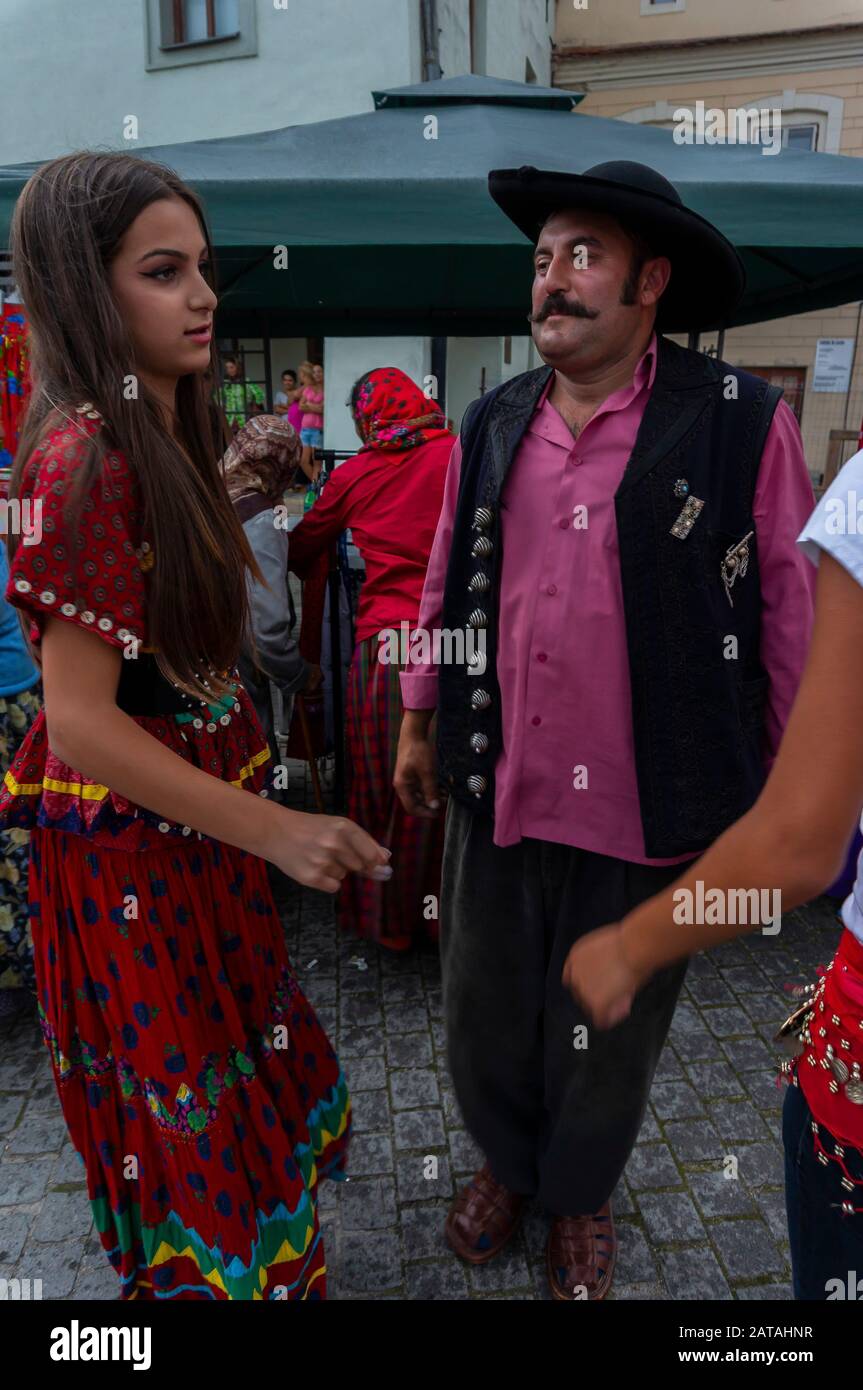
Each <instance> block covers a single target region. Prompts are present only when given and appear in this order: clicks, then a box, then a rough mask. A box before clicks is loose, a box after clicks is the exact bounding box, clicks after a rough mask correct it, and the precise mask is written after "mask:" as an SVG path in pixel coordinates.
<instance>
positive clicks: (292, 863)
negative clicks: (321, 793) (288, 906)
mask: <svg viewBox="0 0 863 1390" xmlns="http://www.w3.org/2000/svg"><path fill="white" fill-rule="evenodd" d="M271 805H272V808H273V810H274V811H276V812H277V813H278V817H279V819H278V820H277V821H275V822H274V827H273V829H272V830H271V832H270V846H269V849H268V853H267V854H266V856H265V857H266V858H267V859H269V860H270V861H271V863H273V864H275V865H276V867H277V868H279V869H281V871H282V873H283V874H287V875H288V877H289V878H293V879H296V881H297V883H302V884H303V886H304V887H305V888H319V889H320V890H321V891H322V892H324V893H337V892H338V891H339V887H340V885H341V882H342V879H343V878H345V877H346V875H347V874H349V873H355V874H363V875H364V877H366V878H374V879H384V880H385V879H389V878H392V873H393V871H392V869H391V868H390V866H389V863H388V860H389V858H390V851H389V850H388V849H384V848H383V846H382V845H379V844H378V843H377V842H376V841H375V840H373V839H372V837H371V835H368V834H367V833H366V832H365V830H361V829H360V827H359V826H358V825H355V824H354V822H353V821H352V820H347V819H346V818H345V817H344V816H312V815H307V814H306V813H305V812H304V811H289V810H286V809H285V808H284V807H282V806H277V805H276V804H275V802H273V803H271Z"/></svg>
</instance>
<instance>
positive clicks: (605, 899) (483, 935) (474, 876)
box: [440, 801, 686, 1216]
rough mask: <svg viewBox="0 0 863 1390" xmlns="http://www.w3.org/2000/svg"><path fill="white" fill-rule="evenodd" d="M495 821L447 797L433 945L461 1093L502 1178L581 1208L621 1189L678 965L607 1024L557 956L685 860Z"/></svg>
mask: <svg viewBox="0 0 863 1390" xmlns="http://www.w3.org/2000/svg"><path fill="white" fill-rule="evenodd" d="M493 830H494V823H493V821H492V820H491V818H490V817H489V816H484V815H474V814H472V813H471V812H470V811H467V810H466V809H465V808H464V807H463V806H460V805H459V804H458V803H457V802H455V801H450V803H449V806H448V808H447V823H446V841H445V848H444V862H443V877H442V882H441V913H440V924H441V938H440V944H441V960H442V967H443V998H444V1013H445V1018H446V1036H447V1051H448V1058H449V1066H450V1071H451V1073H452V1078H453V1085H454V1087H455V1093H456V1098H457V1100H458V1103H459V1106H460V1108H461V1112H462V1115H463V1116H464V1120H465V1124H466V1125H467V1128H468V1131H469V1132H470V1134H471V1135H472V1137H473V1139H474V1140H475V1141H476V1143H477V1144H478V1145H479V1146H480V1148H481V1149H482V1151H483V1153H484V1154H485V1156H486V1158H487V1159H488V1162H489V1164H490V1166H491V1169H492V1172H493V1173H494V1175H495V1177H496V1178H497V1179H498V1181H499V1182H501V1183H503V1184H504V1185H505V1186H506V1187H508V1188H509V1189H510V1190H511V1191H513V1192H522V1193H525V1194H529V1195H531V1196H536V1197H537V1198H538V1199H539V1201H540V1202H541V1203H542V1204H543V1205H544V1206H545V1208H546V1209H547V1210H548V1211H550V1212H553V1213H555V1214H556V1215H561V1216H579V1215H586V1214H588V1213H591V1212H596V1211H598V1209H599V1208H600V1207H601V1206H602V1205H603V1203H604V1202H605V1201H607V1199H608V1198H609V1197H610V1195H611V1193H612V1192H613V1191H614V1188H615V1187H616V1185H617V1182H618V1179H619V1178H620V1176H621V1174H622V1172H623V1169H624V1167H625V1166H626V1162H627V1160H628V1158H629V1155H630V1152H631V1151H632V1146H633V1144H634V1143H635V1140H636V1138H637V1136H638V1131H639V1129H640V1127H641V1122H642V1120H643V1118H644V1113H645V1109H646V1107H647V1098H648V1093H649V1091H650V1084H651V1081H652V1079H653V1073H654V1070H655V1068H656V1063H657V1061H658V1059H659V1054H660V1052H661V1051H662V1046H663V1043H664V1042H665V1037H666V1034H667V1032H668V1029H669V1026H670V1024H671V1018H672V1015H673V1013H674V1006H675V1004H676V1002H677V997H678V995H679V993H680V989H681V986H682V984H683V980H684V976H685V974H686V962H685V961H684V962H682V963H680V964H676V965H673V966H671V967H669V968H667V969H664V970H661V971H659V973H658V974H657V975H655V976H654V977H653V979H652V980H650V981H649V983H648V984H647V985H646V986H645V988H644V989H643V990H642V991H641V992H640V993H639V994H638V995H637V996H636V999H635V1001H634V1004H633V1008H632V1012H631V1014H630V1016H629V1018H627V1019H625V1020H624V1022H623V1023H620V1024H618V1025H617V1027H615V1028H611V1029H609V1030H607V1031H601V1030H600V1029H597V1028H594V1027H593V1026H591V1025H590V1024H589V1023H588V1020H587V1018H586V1016H585V1014H584V1013H583V1012H582V1011H581V1009H580V1008H579V1007H578V1005H577V1004H576V1002H575V1000H574V999H573V997H572V995H571V994H570V993H569V991H568V990H566V989H565V988H564V986H563V984H562V981H561V975H562V973H563V967H564V962H565V960H566V957H567V954H568V952H569V949H570V947H571V946H572V945H573V944H574V942H576V941H577V940H578V939H579V937H581V936H584V935H585V933H587V932H589V931H592V930H594V928H596V927H600V926H604V925H605V924H607V923H609V922H616V921H619V919H620V918H621V917H623V916H624V915H625V914H626V913H627V912H628V911H629V910H630V909H631V908H633V907H635V906H637V905H638V904H639V903H640V902H643V901H644V900H645V899H646V898H648V897H651V896H652V894H654V893H656V892H658V891H659V890H660V889H662V888H664V887H666V886H667V885H668V884H669V883H671V882H673V881H674V879H675V878H677V877H678V876H679V875H680V872H681V866H680V865H677V866H670V867H664V868H663V867H657V866H648V865H641V864H631V863H629V862H628V861H626V860H623V859H611V858H609V857H607V856H606V855H602V854H595V853H592V852H590V851H588V850H580V849H573V848H572V847H571V846H569V845H558V844H553V843H551V842H549V841H546V840H522V841H521V842H520V843H519V844H517V845H511V846H509V847H508V848H506V849H501V848H500V847H498V846H497V845H495V844H494V843H493V841H492V835H493ZM584 1028H586V1030H587V1032H586V1036H585V1034H584V1032H583V1029H584ZM585 1041H586V1046H583V1045H577V1044H583V1043H584V1042H585Z"/></svg>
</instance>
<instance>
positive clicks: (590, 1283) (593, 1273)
mask: <svg viewBox="0 0 863 1390" xmlns="http://www.w3.org/2000/svg"><path fill="white" fill-rule="evenodd" d="M616 1260H617V1235H616V1233H615V1230H614V1219H613V1217H612V1215H611V1204H610V1203H609V1202H606V1204H605V1206H604V1207H600V1209H599V1211H598V1212H596V1213H595V1214H594V1215H593V1216H555V1217H554V1219H553V1221H552V1225H551V1230H550V1231H549V1233H548V1245H547V1246H546V1251H545V1262H546V1268H547V1269H548V1282H549V1284H550V1286H551V1292H552V1295H553V1296H554V1297H555V1298H557V1299H566V1300H568V1301H569V1302H575V1301H576V1299H577V1298H583V1297H584V1292H583V1290H585V1291H586V1293H587V1298H588V1299H589V1300H590V1301H591V1302H598V1301H599V1299H601V1298H605V1295H606V1294H607V1293H608V1291H609V1289H610V1288H611V1281H612V1277H613V1275H614V1265H615V1262H616Z"/></svg>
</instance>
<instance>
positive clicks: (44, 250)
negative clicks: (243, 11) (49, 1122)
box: [0, 153, 390, 1299]
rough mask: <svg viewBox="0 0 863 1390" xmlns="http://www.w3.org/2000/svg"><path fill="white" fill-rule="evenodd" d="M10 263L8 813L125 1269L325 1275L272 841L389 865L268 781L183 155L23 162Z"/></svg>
mask: <svg viewBox="0 0 863 1390" xmlns="http://www.w3.org/2000/svg"><path fill="white" fill-rule="evenodd" d="M13 258H14V262H13V263H14V273H15V277H16V280H17V282H18V285H19V287H20V289H21V292H22V296H23V299H24V302H25V303H26V305H27V309H28V313H29V315H30V322H31V326H32V349H33V387H34V390H33V398H32V404H31V407H30V410H29V413H28V415H27V418H26V422H25V426H24V430H23V433H22V437H21V441H20V447H19V451H18V461H17V463H16V468H15V473H14V476H13V483H12V490H13V495H16V496H20V497H21V498H28V499H30V500H31V501H32V502H33V503H34V504H36V505H37V506H38V507H39V508H40V509H41V524H42V531H41V539H40V540H39V543H38V544H35V545H29V544H19V545H18V546H17V548H16V549H15V550H14V553H13V556H12V560H11V569H10V581H9V587H8V591H7V592H8V597H9V599H10V600H11V601H12V602H14V603H15V604H17V605H18V606H19V608H21V609H22V610H23V611H24V612H25V613H26V616H27V619H28V620H29V623H30V629H29V631H30V639H31V642H32V644H33V646H34V650H35V651H36V652H37V653H38V655H39V659H40V662H41V666H42V674H43V684H44V696H45V707H44V712H43V713H42V714H41V715H40V716H39V718H38V720H37V722H36V724H35V725H34V726H33V729H32V730H31V732H30V734H29V735H28V737H27V739H26V741H25V743H24V744H23V746H22V748H21V750H20V752H19V754H18V756H17V758H16V759H15V761H14V763H13V764H12V766H11V768H10V770H9V773H8V774H7V777H6V780H5V784H4V788H3V795H2V799H0V824H2V826H4V827H6V828H8V827H11V826H26V827H28V828H30V829H31V830H32V840H31V847H32V848H31V874H30V900H31V904H30V911H31V918H32V933H33V942H34V951H35V966H36V978H37V984H38V1010H39V1017H40V1021H41V1026H42V1031H43V1034H44V1038H45V1041H46V1043H47V1045H48V1048H49V1049H50V1054H51V1061H52V1065H53V1070H54V1076H55V1080H56V1084H57V1090H58V1093H59V1096H60V1101H61V1104H62V1107H63V1111H64V1115H65V1118H66V1122H67V1125H68V1127H69V1132H70V1135H71V1138H72V1142H73V1143H74V1145H75V1148H76V1149H77V1151H78V1153H79V1154H80V1155H81V1157H82V1158H83V1160H84V1164H85V1166H86V1174H87V1186H88V1192H89V1196H90V1200H91V1203H92V1207H93V1212H94V1217H95V1220H96V1224H97V1226H98V1229H99V1233H100V1236H101V1239H102V1243H103V1246H104V1248H105V1251H106V1253H107V1255H108V1258H109V1259H110V1261H111V1263H112V1265H113V1266H114V1268H115V1269H116V1271H117V1273H118V1275H119V1277H120V1294H121V1297H123V1298H146V1299H155V1298H161V1299H176V1298H182V1299H201V1298H208V1299H279V1298H285V1299H301V1298H323V1297H324V1296H325V1289H326V1279H325V1270H326V1266H325V1263H324V1251H323V1246H322V1242H321V1237H320V1229H319V1224H318V1216H317V1208H316V1189H317V1183H318V1180H319V1179H320V1178H321V1177H323V1176H325V1175H328V1176H332V1177H337V1178H338V1177H343V1176H344V1165H345V1160H346V1152H347V1143H348V1136H349V1130H350V1103H349V1099H348V1095H347V1090H346V1086H345V1080H344V1077H343V1075H342V1072H341V1069H340V1067H339V1063H338V1060H337V1058H336V1055H335V1053H334V1052H333V1049H332V1047H331V1046H330V1044H329V1042H328V1040H327V1038H326V1036H325V1034H324V1033H323V1031H322V1029H321V1027H320V1025H319V1023H318V1021H317V1019H316V1017H315V1014H314V1012H313V1011H312V1009H311V1007H310V1006H309V1004H308V1002H307V1001H306V999H305V998H304V996H303V994H302V991H301V990H300V988H299V986H298V984H297V982H296V979H295V978H294V975H293V972H292V969H291V966H290V963H289V960H288V956H287V952H286V948H285V944H284V938H283V934H282V929H281V926H280V923H279V919H278V916H277V914H276V912H275V910H274V906H273V901H272V897H271V893H270V889H269V884H268V879H267V872H266V864H265V862H264V861H265V860H269V861H270V862H271V863H273V864H275V865H277V866H278V867H279V868H280V869H281V870H282V871H283V872H284V873H286V874H289V875H291V876H292V877H293V878H295V879H296V880H298V881H299V882H300V883H303V884H306V885H309V886H311V887H314V888H320V889H323V890H325V891H327V892H331V893H332V892H336V891H337V890H338V888H339V886H340V883H341V881H342V879H343V878H344V877H345V875H346V874H347V873H349V872H352V871H353V872H358V873H363V874H369V875H373V876H374V875H378V876H387V875H388V874H389V872H390V871H389V869H388V867H386V858H387V852H386V851H385V850H383V849H381V848H380V847H379V846H378V845H377V844H375V842H374V841H373V840H372V839H371V837H370V836H369V835H367V834H366V833H365V831H363V830H361V829H360V828H359V827H358V826H356V825H354V824H352V823H351V822H350V821H347V820H343V819H331V818H322V817H319V816H306V815H303V814H301V813H298V812H295V811H290V810H288V809H286V808H284V807H282V806H279V805H278V804H277V803H276V802H275V801H274V800H273V801H271V800H268V799H267V792H268V771H267V766H266V764H267V762H268V760H269V756H270V755H269V751H268V748H267V744H266V740H265V738H264V736H263V734H262V732H261V729H260V726H259V724H258V722H257V719H256V717H255V714H254V711H253V707H252V705H251V702H250V700H249V697H248V695H247V694H246V692H245V690H244V689H243V688H242V686H241V685H240V683H239V681H238V679H237V678H236V674H235V671H234V669H233V668H234V663H235V660H236V657H237V653H238V651H239V647H240V640H241V635H242V632H243V629H244V624H245V622H246V611H245V605H246V585H245V582H244V579H243V574H244V569H245V567H246V566H249V567H250V568H251V569H252V570H253V571H254V570H255V565H254V560H253V558H252V556H251V554H250V552H249V551H248V548H247V546H246V543H245V540H244V536H243V531H242V528H241V526H240V525H239V523H238V521H237V520H236V517H235V514H234V511H233V508H232V506H231V504H230V502H229V500H228V496H227V492H226V490H225V488H224V484H223V482H222V480H221V478H220V475H219V471H218V466H217V457H216V454H215V451H214V449H213V448H212V438H213V435H212V428H211V425H210V416H209V407H208V391H207V386H206V376H205V374H206V373H207V372H208V371H210V370H211V369H213V368H214V363H213V360H212V358H213V336H212V332H213V314H214V311H215V308H216V304H217V299H216V295H215V293H214V291H213V288H212V276H211V270H210V266H211V261H212V248H211V243H210V238H209V235H208V232H207V228H206V223H205V218H204V214H203V211H202V208H201V206H200V204H199V202H198V200H197V198H196V196H195V195H194V193H193V192H192V191H191V190H190V189H189V188H188V187H187V186H186V185H185V184H183V183H182V182H181V181H180V180H179V179H178V178H177V177H176V176H175V175H174V174H172V173H171V172H170V171H169V170H166V169H164V168H162V167H160V166H158V165H155V164H151V163H149V162H147V161H144V160H140V159H136V158H132V157H130V156H125V155H117V154H90V153H80V154H75V155H71V156H68V157H64V158H61V159H56V160H53V161H51V162H50V163H48V164H47V165H45V166H44V167H43V168H42V169H40V171H39V172H38V174H36V175H34V177H33V178H32V179H31V180H30V182H29V183H28V184H27V186H26V187H25V189H24V190H23V192H22V194H21V197H20V199H19V202H18V205H17V208H16V213H15V219H14V224H13Z"/></svg>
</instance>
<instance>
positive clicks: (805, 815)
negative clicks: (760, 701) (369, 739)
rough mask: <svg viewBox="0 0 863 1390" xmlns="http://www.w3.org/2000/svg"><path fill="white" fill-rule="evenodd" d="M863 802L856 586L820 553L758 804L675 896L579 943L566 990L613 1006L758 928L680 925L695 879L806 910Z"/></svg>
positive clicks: (862, 675) (862, 609)
mask: <svg viewBox="0 0 863 1390" xmlns="http://www.w3.org/2000/svg"><path fill="white" fill-rule="evenodd" d="M861 804H863V587H861V586H860V584H859V583H857V581H856V580H855V579H854V578H853V577H852V576H851V575H850V574H849V573H848V572H847V570H845V569H844V568H843V566H842V565H840V564H839V563H838V561H836V560H834V559H833V558H832V557H831V556H830V555H828V554H827V553H822V555H821V557H820V566H819V575H818V586H817V591H816V602H815V627H814V631H813V636H812V643H811V645H810V648H809V656H808V659H807V663H806V668H805V670H804V673H803V678H802V680H801V683H800V689H799V691H798V693H797V698H796V700H795V703H794V707H793V709H792V711H791V716H790V718H789V720H788V725H787V727H786V730H785V734H784V737H783V739H782V743H781V745H780V748H779V752H778V754H777V757H776V761H775V763H774V765H773V769H772V772H771V774H770V777H769V778H768V780H767V783H766V785H765V787H764V789H763V791H762V793H761V796H760V797H759V798H758V801H757V802H756V803H755V805H754V806H753V807H752V809H751V810H750V811H749V812H748V813H747V814H746V815H745V816H743V817H741V819H740V820H739V821H737V822H736V823H735V824H734V825H733V826H731V827H730V829H728V830H727V831H726V832H725V834H724V835H722V836H721V837H720V838H719V839H718V840H717V841H716V843H715V844H714V845H712V846H711V848H710V849H709V850H707V851H706V853H705V854H704V855H702V857H701V858H700V859H697V860H695V861H694V862H693V863H692V864H690V865H687V868H686V871H685V872H684V873H683V874H682V875H681V877H680V878H678V879H677V880H676V881H675V883H673V884H672V886H671V887H670V888H668V889H666V890H665V891H664V892H662V893H658V894H657V895H656V896H655V897H653V898H650V899H649V900H648V901H647V902H646V903H643V904H642V905H641V906H640V907H638V908H636V909H635V910H634V911H633V912H631V913H629V914H628V916H627V917H626V918H625V919H624V920H623V922H622V923H618V924H615V925H613V926H611V927H605V928H601V929H600V930H599V931H598V932H595V933H591V934H590V935H588V936H586V937H584V938H583V939H582V940H581V941H580V942H578V943H577V944H576V945H575V946H574V947H573V949H572V951H571V952H570V956H569V958H568V961H567V966H566V970H565V972H564V981H565V983H567V984H569V986H570V988H572V989H573V990H574V992H576V993H577V994H579V996H580V997H582V998H583V999H584V1000H585V1002H589V1000H590V997H591V996H593V998H594V1002H596V1001H597V999H598V997H599V993H600V986H599V985H598V981H599V980H600V978H602V979H603V980H604V984H603V985H602V986H601V991H602V992H604V994H605V996H606V998H610V997H611V995H613V994H614V992H615V983H614V981H615V979H617V980H618V983H619V984H620V986H621V987H623V985H624V982H625V979H626V976H627V973H628V975H629V979H630V984H632V985H634V988H636V989H637V988H640V986H641V985H642V984H643V983H644V982H645V981H646V980H647V979H649V978H650V976H651V975H652V974H653V973H654V972H655V971H656V970H657V969H659V968H660V967H662V966H664V965H667V964H670V963H671V962H672V961H674V960H678V959H680V958H682V957H684V956H688V955H692V954H693V953H694V952H695V951H700V950H705V949H706V948H708V947H710V946H714V945H717V944H718V943H719V942H722V941H728V940H730V939H731V938H733V937H735V936H742V935H744V934H745V933H747V932H749V931H751V930H752V929H753V924H752V923H744V924H741V923H739V922H738V923H728V922H726V923H725V924H724V925H722V924H710V923H692V924H691V925H688V924H687V925H684V924H682V923H680V922H676V921H675V920H674V908H675V901H676V900H675V896H674V895H675V893H678V892H679V890H680V889H688V890H689V891H690V892H691V893H693V895H694V894H695V891H696V883H697V882H698V881H699V880H700V881H701V883H702V884H703V886H704V892H705V893H707V892H708V891H709V890H710V889H712V888H717V889H719V890H721V891H722V892H725V893H727V892H728V891H729V890H733V889H742V890H746V889H752V888H756V889H761V888H766V889H774V890H778V892H779V893H780V894H781V904H782V908H783V910H785V911H787V910H789V909H790V908H792V907H795V906H796V905H797V904H799V903H802V902H807V901H808V900H809V899H810V898H812V897H814V896H815V895H816V894H817V893H819V892H821V891H822V890H823V889H824V888H825V887H826V886H827V884H828V883H829V882H830V881H831V879H832V878H834V877H835V875H836V873H837V872H838V871H839V869H840V868H841V864H842V858H843V855H844V853H845V850H846V849H847V846H848V842H849V839H850V836H851V834H852V832H853V828H854V823H855V820H856V818H857V816H858V815H859V813H860V807H861ZM678 901H679V900H678ZM726 915H728V914H726ZM756 925H757V924H756ZM619 992H620V991H619ZM623 992H624V993H625V992H626V990H625V988H624V989H623Z"/></svg>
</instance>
